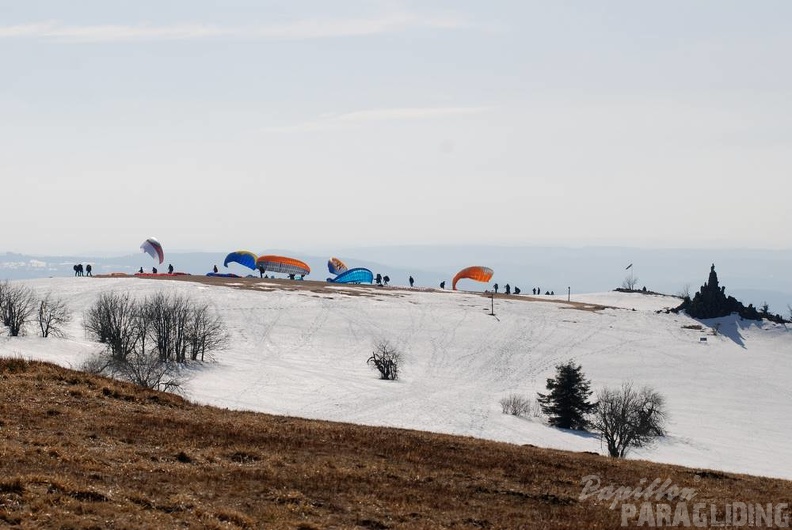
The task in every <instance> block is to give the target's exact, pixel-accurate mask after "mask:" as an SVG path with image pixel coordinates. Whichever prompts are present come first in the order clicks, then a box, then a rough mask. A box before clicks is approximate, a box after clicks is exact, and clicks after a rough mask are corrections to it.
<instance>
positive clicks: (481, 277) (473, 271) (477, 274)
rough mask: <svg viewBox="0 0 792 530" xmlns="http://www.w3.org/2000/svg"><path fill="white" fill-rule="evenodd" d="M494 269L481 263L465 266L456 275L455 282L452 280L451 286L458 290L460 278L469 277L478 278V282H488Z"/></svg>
mask: <svg viewBox="0 0 792 530" xmlns="http://www.w3.org/2000/svg"><path fill="white" fill-rule="evenodd" d="M493 274H494V273H493V271H492V269H490V268H489V267H481V266H479V265H475V266H473V267H465V268H464V269H462V270H461V271H459V272H458V273H456V276H454V280H453V282H451V288H452V289H453V290H455V291H456V284H457V282H458V281H459V280H462V279H468V280H476V281H477V282H488V281H490V278H492V275H493Z"/></svg>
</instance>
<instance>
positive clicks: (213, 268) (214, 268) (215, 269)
mask: <svg viewBox="0 0 792 530" xmlns="http://www.w3.org/2000/svg"><path fill="white" fill-rule="evenodd" d="M212 272H214V273H215V274H217V265H215V266H214V267H212Z"/></svg>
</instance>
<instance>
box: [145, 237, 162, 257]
mask: <svg viewBox="0 0 792 530" xmlns="http://www.w3.org/2000/svg"><path fill="white" fill-rule="evenodd" d="M140 250H141V251H142V252H145V253H146V254H148V255H149V256H151V257H152V258H154V259H158V260H159V262H160V264H162V262H163V261H165V252H163V251H162V245H161V244H160V242H159V241H157V239H156V238H154V237H150V238H148V239H146V240H145V241H144V242H143V243H142V244H141V245H140Z"/></svg>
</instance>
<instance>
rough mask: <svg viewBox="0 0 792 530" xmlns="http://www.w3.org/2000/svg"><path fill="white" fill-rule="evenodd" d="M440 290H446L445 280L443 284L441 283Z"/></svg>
mask: <svg viewBox="0 0 792 530" xmlns="http://www.w3.org/2000/svg"><path fill="white" fill-rule="evenodd" d="M440 288H441V289H445V280H443V281H442V282H440Z"/></svg>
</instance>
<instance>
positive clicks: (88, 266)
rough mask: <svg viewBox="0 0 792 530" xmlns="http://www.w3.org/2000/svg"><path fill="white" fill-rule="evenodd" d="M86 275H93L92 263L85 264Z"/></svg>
mask: <svg viewBox="0 0 792 530" xmlns="http://www.w3.org/2000/svg"><path fill="white" fill-rule="evenodd" d="M85 275H86V276H93V274H91V264H90V263H89V264H88V265H86V266H85Z"/></svg>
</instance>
